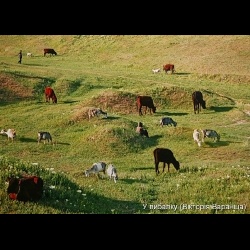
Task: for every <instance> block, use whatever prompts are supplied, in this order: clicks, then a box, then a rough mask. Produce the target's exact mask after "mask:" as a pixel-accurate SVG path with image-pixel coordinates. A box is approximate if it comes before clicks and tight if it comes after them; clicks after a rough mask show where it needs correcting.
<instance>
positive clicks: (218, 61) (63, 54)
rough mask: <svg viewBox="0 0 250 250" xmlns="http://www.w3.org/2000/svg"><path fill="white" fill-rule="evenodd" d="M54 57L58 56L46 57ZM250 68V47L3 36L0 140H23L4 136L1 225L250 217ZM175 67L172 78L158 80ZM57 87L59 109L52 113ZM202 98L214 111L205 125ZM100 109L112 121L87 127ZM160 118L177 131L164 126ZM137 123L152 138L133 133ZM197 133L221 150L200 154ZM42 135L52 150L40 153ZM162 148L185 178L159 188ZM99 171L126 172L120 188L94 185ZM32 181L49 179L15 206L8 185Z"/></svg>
mask: <svg viewBox="0 0 250 250" xmlns="http://www.w3.org/2000/svg"><path fill="white" fill-rule="evenodd" d="M45 47H50V48H54V49H55V51H56V52H57V53H58V55H57V56H46V57H44V56H43V48H45ZM20 49H22V50H23V54H24V56H23V62H22V64H18V63H17V61H18V56H17V54H18V52H19V50H20ZM27 52H31V53H33V55H34V56H33V57H31V58H29V57H26V53H27ZM249 59H250V36H162V35H161V36H156V35H152V36H127V35H126V36H107V35H105V36H97V35H96V36H94V35H93V36H86V35H82V36H80V35H76V36H71V35H69V36H65V35H63V36H58V35H57V36H44V35H43V36H36V35H32V36H20V35H19V36H14V35H13V36H0V102H1V105H0V112H1V117H0V128H1V129H2V128H6V129H7V128H15V129H16V130H17V137H16V138H15V140H14V142H13V143H12V142H11V141H8V140H7V137H6V135H0V146H1V151H0V152H1V158H0V159H1V161H0V167H1V183H0V185H1V190H2V191H1V193H0V197H1V204H2V206H1V208H0V213H249V211H250V210H249V205H250V204H249V198H250V195H249V184H250V183H249V180H250V179H249V177H250V166H249V155H250V154H249V149H250V148H249V138H250V137H249V122H250V117H249V115H250V101H249V100H250V88H249V84H250V75H249V72H250V71H249V61H250V60H249ZM166 63H173V64H174V65H175V68H176V73H175V74H172V75H171V74H170V73H168V74H166V73H165V72H162V71H161V72H160V73H158V74H153V73H152V69H153V68H160V69H162V65H163V64H166ZM48 85H49V86H52V88H53V89H54V90H55V93H56V95H57V98H58V103H57V104H52V103H46V102H45V98H44V94H43V92H44V87H45V86H48ZM194 90H201V91H202V92H203V95H204V99H205V100H206V104H207V109H205V110H202V111H201V113H200V114H194V112H193V106H192V101H191V94H192V92H193V91H194ZM139 94H144V95H150V96H152V97H153V99H154V103H155V106H156V107H157V112H156V113H155V114H152V115H150V114H146V115H143V116H141V117H140V116H139V115H138V112H137V110H136V106H135V99H136V96H137V95H139ZM92 106H95V107H100V108H102V109H103V110H105V111H107V112H108V118H107V119H103V118H102V117H99V118H93V119H91V120H90V121H89V120H88V119H87V115H86V111H87V109H88V107H92ZM163 116H170V117H172V118H173V119H174V120H175V121H176V122H177V127H167V126H166V127H163V128H162V127H161V126H159V120H160V119H161V118H162V117H163ZM139 121H141V122H142V123H143V124H144V126H145V128H146V129H147V130H148V132H149V136H150V137H149V138H145V137H140V136H139V135H138V134H136V133H135V127H136V126H137V123H138V122H139ZM195 128H210V129H215V130H216V131H217V132H219V133H220V135H221V140H220V142H217V143H215V142H213V141H212V140H211V139H207V140H205V143H203V144H202V147H201V148H199V147H198V146H197V144H195V143H194V142H193V138H192V133H193V130H194V129H195ZM41 130H44V131H49V132H50V133H51V135H52V138H53V144H43V143H42V144H38V143H37V132H38V131H41ZM156 147H167V148H170V149H171V150H172V151H173V152H174V154H175V156H176V158H177V160H178V161H179V162H180V166H181V168H180V171H178V172H177V171H176V170H175V169H174V167H173V166H172V165H171V167H170V173H168V172H165V173H161V174H160V175H159V176H156V174H155V170H154V159H153V153H152V152H153V150H154V149H155V148H156ZM97 161H105V162H107V163H111V162H112V163H114V164H115V165H116V166H117V169H118V174H119V180H118V182H117V183H114V182H111V181H108V179H107V176H105V177H104V178H99V179H98V178H97V177H95V176H92V177H89V178H87V177H85V175H84V170H85V169H87V168H89V167H90V166H91V165H92V164H93V163H94V162H97ZM160 171H161V172H162V164H161V165H160ZM23 172H25V173H27V172H28V173H37V174H39V175H41V176H42V177H43V178H44V179H45V183H46V186H45V195H44V198H43V199H42V200H41V201H39V202H38V203H35V204H33V203H29V204H28V205H27V204H21V205H20V204H19V203H18V202H13V201H10V200H9V199H8V197H7V195H6V186H5V179H6V177H7V176H8V175H9V174H15V175H20V174H21V173H23ZM50 187H55V188H53V189H51V188H50ZM79 190H80V191H79ZM100 204H102V205H103V206H102V207H100ZM145 204H147V206H146V208H145V207H144V205H145ZM163 204H164V205H170V204H172V205H176V206H177V207H178V209H176V210H174V209H160V208H157V206H158V205H159V206H160V205H163ZM181 204H186V205H190V206H189V207H188V208H185V206H184V208H183V209H181ZM216 204H217V205H218V204H219V205H227V206H228V207H227V208H226V209H219V208H218V207H216ZM196 205H197V206H196ZM202 205H205V208H203V207H202V208H201V206H202ZM151 206H155V209H153V208H152V207H151Z"/></svg>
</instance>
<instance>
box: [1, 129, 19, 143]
mask: <svg viewBox="0 0 250 250" xmlns="http://www.w3.org/2000/svg"><path fill="white" fill-rule="evenodd" d="M0 134H2V135H4V134H6V135H7V136H8V140H9V139H11V140H12V142H13V141H14V138H15V137H16V130H15V129H13V128H9V129H7V130H6V129H2V130H1V132H0Z"/></svg>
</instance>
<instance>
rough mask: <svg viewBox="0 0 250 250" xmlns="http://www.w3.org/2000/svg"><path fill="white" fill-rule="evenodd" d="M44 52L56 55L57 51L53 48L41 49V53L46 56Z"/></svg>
mask: <svg viewBox="0 0 250 250" xmlns="http://www.w3.org/2000/svg"><path fill="white" fill-rule="evenodd" d="M46 54H50V56H51V55H55V56H56V55H57V53H56V52H55V50H54V49H43V55H44V56H46Z"/></svg>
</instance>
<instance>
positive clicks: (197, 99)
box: [192, 91, 206, 114]
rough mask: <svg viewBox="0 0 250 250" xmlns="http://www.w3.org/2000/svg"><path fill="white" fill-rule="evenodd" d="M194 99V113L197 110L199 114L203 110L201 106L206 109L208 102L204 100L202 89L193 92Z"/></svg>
mask: <svg viewBox="0 0 250 250" xmlns="http://www.w3.org/2000/svg"><path fill="white" fill-rule="evenodd" d="M192 100H193V105H194V113H195V114H196V112H197V113H198V114H199V112H200V111H201V107H202V108H203V109H206V102H205V101H204V100H203V95H202V93H201V92H200V91H194V92H193V94H192Z"/></svg>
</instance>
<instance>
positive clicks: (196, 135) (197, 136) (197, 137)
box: [193, 129, 203, 147]
mask: <svg viewBox="0 0 250 250" xmlns="http://www.w3.org/2000/svg"><path fill="white" fill-rule="evenodd" d="M193 139H194V142H197V144H198V146H199V147H201V142H202V141H203V140H201V133H200V132H199V130H198V129H194V131H193Z"/></svg>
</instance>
